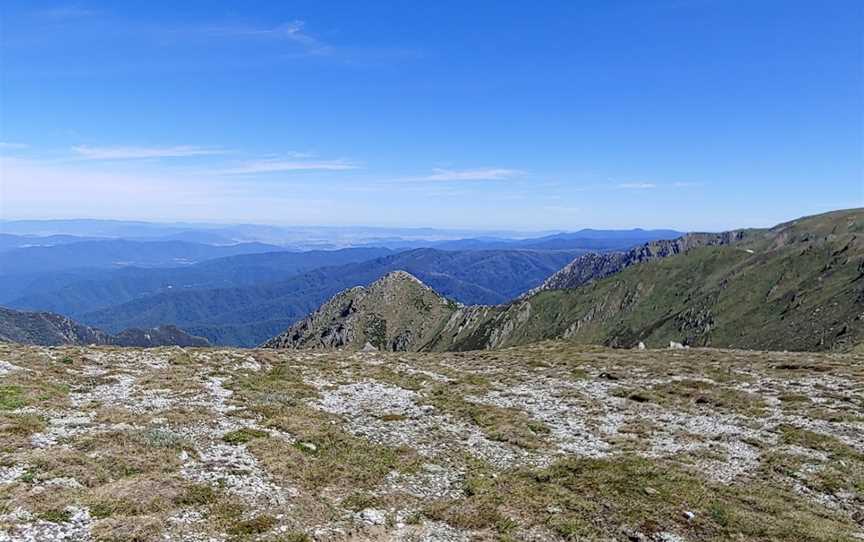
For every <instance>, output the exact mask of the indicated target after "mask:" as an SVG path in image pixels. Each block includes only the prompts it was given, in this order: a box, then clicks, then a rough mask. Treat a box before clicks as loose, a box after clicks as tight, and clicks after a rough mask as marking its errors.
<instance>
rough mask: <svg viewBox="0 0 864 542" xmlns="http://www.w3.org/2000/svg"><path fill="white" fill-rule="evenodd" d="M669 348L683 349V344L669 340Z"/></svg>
mask: <svg viewBox="0 0 864 542" xmlns="http://www.w3.org/2000/svg"><path fill="white" fill-rule="evenodd" d="M669 350H684V345H683V344H681V343H676V342H675V341H669Z"/></svg>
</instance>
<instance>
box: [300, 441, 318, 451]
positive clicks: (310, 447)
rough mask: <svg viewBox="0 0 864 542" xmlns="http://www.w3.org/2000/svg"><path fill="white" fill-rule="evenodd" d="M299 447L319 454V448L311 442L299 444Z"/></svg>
mask: <svg viewBox="0 0 864 542" xmlns="http://www.w3.org/2000/svg"><path fill="white" fill-rule="evenodd" d="M299 446H300V447H301V448H306V449H307V450H309V451H310V452H317V451H318V446H315V445H314V444H312V443H311V442H301V443H300V444H299Z"/></svg>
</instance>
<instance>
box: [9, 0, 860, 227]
mask: <svg viewBox="0 0 864 542" xmlns="http://www.w3.org/2000/svg"><path fill="white" fill-rule="evenodd" d="M0 9H2V10H3V13H2V45H0V47H2V58H0V71H2V97H0V99H2V102H0V106H2V119H0V121H2V124H0V142H2V143H0V155H2V159H0V160H2V170H0V175H2V185H0V212H2V216H3V218H69V217H95V218H134V219H151V220H172V219H185V220H207V221H251V222H271V223H288V224H342V225H345V224H366V225H402V226H438V227H447V226H451V227H474V228H517V229H537V230H539V229H547V228H560V229H576V228H580V227H585V226H593V227H633V226H642V227H675V228H679V229H722V228H727V227H733V226H750V225H753V226H759V225H767V224H772V223H775V222H778V221H781V220H785V219H789V218H793V217H795V216H799V215H804V214H811V213H817V212H823V211H826V210H830V209H837V208H843V207H853V206H862V205H864V180H862V148H864V137H862V120H864V116H862V115H864V113H862V94H864V90H862V86H864V83H862V31H864V22H862V21H864V3H862V2H860V1H857V0H854V1H853V0H850V1H846V0H826V1H824V2H814V1H812V0H811V1H796V0H777V1H768V0H764V1H763V0H748V1H732V0H728V1H721V0H638V1H636V0H634V1H619V0H597V1H588V0H584V1H561V2H552V1H548V2H497V1H496V2H470V1H459V2H443V1H435V2H418V1H399V2H385V1H381V2H358V1H346V2H321V1H309V2H287V1H286V2H282V1H279V2H249V1H246V2H233V3H227V2H217V1H206V2H203V1H202V2H194V1H184V2H134V3H133V2H87V1H86V0H85V1H81V2H75V3H62V2H60V3H40V2H32V1H28V2H16V1H9V0H7V1H5V2H3V6H2V8H0Z"/></svg>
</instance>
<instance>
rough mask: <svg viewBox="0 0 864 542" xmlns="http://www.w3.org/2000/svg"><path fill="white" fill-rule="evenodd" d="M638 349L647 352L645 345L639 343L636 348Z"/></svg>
mask: <svg viewBox="0 0 864 542" xmlns="http://www.w3.org/2000/svg"><path fill="white" fill-rule="evenodd" d="M636 348H638V349H639V350H645V343H643V342H642V341H639V344H638V345H637V346H636Z"/></svg>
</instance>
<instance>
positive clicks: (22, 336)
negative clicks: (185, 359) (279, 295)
mask: <svg viewBox="0 0 864 542" xmlns="http://www.w3.org/2000/svg"><path fill="white" fill-rule="evenodd" d="M0 341H4V342H15V343H20V344H32V345H40V346H59V345H65V344H69V345H79V346H81V345H112V346H137V347H153V346H172V345H176V346H210V343H209V342H208V341H207V339H205V338H203V337H195V336H193V335H190V334H188V333H186V332H185V331H183V330H182V329H180V328H178V327H176V326H170V325H169V326H159V327H155V328H152V329H137V328H131V329H126V330H124V331H121V332H120V333H118V334H117V335H111V334H109V333H106V332H104V331H102V330H101V329H97V328H93V327H90V326H86V325H84V324H81V323H79V322H76V321H75V320H72V319H71V318H68V317H66V316H62V315H60V314H54V313H50V312H25V311H16V310H12V309H7V308H4V307H0Z"/></svg>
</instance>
